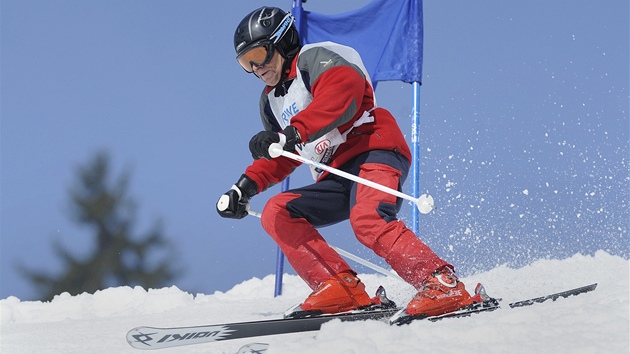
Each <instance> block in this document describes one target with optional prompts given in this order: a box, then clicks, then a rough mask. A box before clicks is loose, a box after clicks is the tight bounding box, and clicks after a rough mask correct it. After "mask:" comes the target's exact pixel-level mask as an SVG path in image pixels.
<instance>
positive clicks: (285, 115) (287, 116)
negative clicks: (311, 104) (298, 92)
mask: <svg viewBox="0 0 630 354" xmlns="http://www.w3.org/2000/svg"><path fill="white" fill-rule="evenodd" d="M298 112H300V110H299V109H298V108H297V104H296V103H295V102H293V103H291V105H290V106H288V107H286V108H285V109H284V110H283V111H282V121H283V122H284V123H285V124H287V125H288V124H289V121H290V120H291V117H293V116H294V115H296V114H298Z"/></svg>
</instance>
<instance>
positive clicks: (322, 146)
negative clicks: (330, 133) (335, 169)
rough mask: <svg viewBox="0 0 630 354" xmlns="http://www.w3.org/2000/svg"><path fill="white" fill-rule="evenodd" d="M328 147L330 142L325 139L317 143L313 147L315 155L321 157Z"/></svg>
mask: <svg viewBox="0 0 630 354" xmlns="http://www.w3.org/2000/svg"><path fill="white" fill-rule="evenodd" d="M329 147H330V140H328V139H325V140H322V141H320V142H319V143H317V145H315V152H316V153H317V155H321V154H323V153H324V152H326V149H328V148H329Z"/></svg>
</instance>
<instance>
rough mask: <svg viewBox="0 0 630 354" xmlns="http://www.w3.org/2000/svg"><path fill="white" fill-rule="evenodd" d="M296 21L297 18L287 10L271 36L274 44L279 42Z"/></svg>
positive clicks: (270, 38)
mask: <svg viewBox="0 0 630 354" xmlns="http://www.w3.org/2000/svg"><path fill="white" fill-rule="evenodd" d="M294 21H295V18H294V17H293V16H292V15H291V13H290V12H287V14H286V15H284V18H283V19H282V21H280V24H278V27H276V29H275V30H274V31H273V33H272V34H271V35H270V36H269V40H270V41H271V42H272V43H273V44H277V43H278V42H279V41H280V39H282V37H284V35H285V34H286V33H287V32H288V31H289V28H291V25H292V24H293V22H294Z"/></svg>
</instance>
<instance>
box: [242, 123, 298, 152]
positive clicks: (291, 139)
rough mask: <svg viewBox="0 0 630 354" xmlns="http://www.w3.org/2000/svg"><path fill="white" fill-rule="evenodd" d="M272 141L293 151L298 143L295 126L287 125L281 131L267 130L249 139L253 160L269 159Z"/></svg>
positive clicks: (286, 149)
mask: <svg viewBox="0 0 630 354" xmlns="http://www.w3.org/2000/svg"><path fill="white" fill-rule="evenodd" d="M273 143H280V145H282V149H283V150H285V151H291V152H293V151H295V145H297V144H299V143H300V135H299V134H298V131H297V129H296V128H295V127H293V126H291V125H289V126H288V127H286V128H284V130H283V131H282V133H274V132H270V131H267V130H264V131H261V132H260V133H258V134H256V135H254V136H253V137H252V139H251V140H250V141H249V151H250V152H251V153H252V157H253V158H254V160H258V159H260V158H263V157H264V158H266V159H267V160H271V155H269V146H271V144H273Z"/></svg>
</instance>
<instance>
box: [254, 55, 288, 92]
mask: <svg viewBox="0 0 630 354" xmlns="http://www.w3.org/2000/svg"><path fill="white" fill-rule="evenodd" d="M284 60H285V59H284V58H283V57H282V55H280V54H278V51H277V50H274V51H273V56H272V57H271V60H270V61H269V63H267V64H264V65H261V66H258V65H256V64H253V65H252V69H253V70H254V75H256V76H258V77H259V78H260V79H261V80H262V81H263V82H264V83H265V84H266V85H268V86H276V85H277V84H278V83H279V82H280V78H281V77H282V66H283V64H284Z"/></svg>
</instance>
